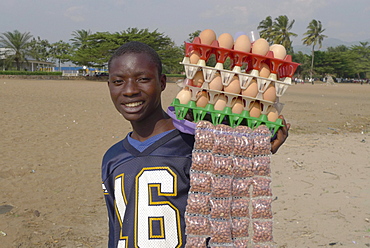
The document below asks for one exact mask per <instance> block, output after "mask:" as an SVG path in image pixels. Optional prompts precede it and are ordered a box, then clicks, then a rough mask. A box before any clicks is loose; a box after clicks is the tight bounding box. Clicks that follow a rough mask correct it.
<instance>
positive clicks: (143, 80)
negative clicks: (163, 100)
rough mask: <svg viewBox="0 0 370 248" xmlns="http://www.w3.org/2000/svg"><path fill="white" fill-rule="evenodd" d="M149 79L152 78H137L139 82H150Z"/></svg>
mask: <svg viewBox="0 0 370 248" xmlns="http://www.w3.org/2000/svg"><path fill="white" fill-rule="evenodd" d="M149 80H150V78H145V77H143V78H138V79H137V80H136V82H138V83H145V82H148V81H149Z"/></svg>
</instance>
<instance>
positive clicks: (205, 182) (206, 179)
mask: <svg viewBox="0 0 370 248" xmlns="http://www.w3.org/2000/svg"><path fill="white" fill-rule="evenodd" d="M190 185H191V187H190V191H191V192H203V193H211V175H209V174H207V173H204V172H190Z"/></svg>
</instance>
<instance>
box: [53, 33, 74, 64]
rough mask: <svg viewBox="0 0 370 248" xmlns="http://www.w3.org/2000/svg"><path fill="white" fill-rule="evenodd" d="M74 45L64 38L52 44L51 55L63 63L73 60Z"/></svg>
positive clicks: (59, 62)
mask: <svg viewBox="0 0 370 248" xmlns="http://www.w3.org/2000/svg"><path fill="white" fill-rule="evenodd" d="M71 52H72V46H71V45H70V44H68V43H66V42H64V41H62V40H60V41H58V42H55V43H53V44H51V49H50V55H51V56H52V58H54V59H55V60H57V61H58V64H59V70H60V69H61V64H62V63H65V62H67V61H70V60H71Z"/></svg>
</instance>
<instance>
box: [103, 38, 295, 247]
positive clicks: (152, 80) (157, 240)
mask: <svg viewBox="0 0 370 248" xmlns="http://www.w3.org/2000/svg"><path fill="white" fill-rule="evenodd" d="M108 68H109V81H108V87H109V91H110V94H111V98H112V101H113V103H114V105H115V107H116V109H117V110H118V111H119V112H120V113H121V114H122V115H123V117H124V118H125V119H126V120H128V121H129V122H130V123H131V126H132V129H133V131H132V132H131V133H129V134H128V135H127V136H126V138H125V139H124V140H122V141H120V142H118V143H116V144H115V145H113V146H112V147H111V148H110V149H109V150H108V151H107V152H106V154H105V155H104V158H103V163H102V180H103V189H104V195H105V200H106V204H107V209H108V217H109V247H110V248H113V247H148V248H155V247H161V248H162V247H166V248H167V247H184V246H185V242H186V240H185V221H184V213H185V207H186V202H187V196H188V191H189V170H190V166H191V154H192V149H193V144H194V136H193V135H190V134H185V133H181V132H180V131H179V130H177V129H175V127H174V126H173V123H172V119H171V118H169V117H168V115H167V114H166V113H165V111H164V110H163V108H162V104H161V94H162V91H163V90H164V89H165V87H166V76H165V75H164V74H162V64H161V60H160V58H159V56H158V54H157V53H156V52H155V51H154V50H153V49H152V48H150V47H149V46H148V45H146V44H143V43H140V42H128V43H126V44H124V45H122V46H121V47H120V48H119V49H117V50H116V51H115V53H114V54H113V56H112V57H111V59H110V60H109V63H108ZM284 124H285V122H284ZM288 129H289V125H284V127H283V128H282V129H281V130H279V132H278V137H277V139H276V140H275V141H274V142H273V143H272V152H273V153H275V152H276V151H277V149H278V148H279V147H280V146H281V144H282V143H284V141H285V139H286V138H287V136H288Z"/></svg>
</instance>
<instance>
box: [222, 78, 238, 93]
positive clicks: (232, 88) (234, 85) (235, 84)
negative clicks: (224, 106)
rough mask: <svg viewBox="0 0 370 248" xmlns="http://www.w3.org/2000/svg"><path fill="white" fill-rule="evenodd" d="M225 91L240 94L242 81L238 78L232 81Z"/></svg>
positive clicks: (225, 87)
mask: <svg viewBox="0 0 370 248" xmlns="http://www.w3.org/2000/svg"><path fill="white" fill-rule="evenodd" d="M224 91H225V92H228V93H234V94H240V81H239V77H238V76H234V77H233V78H232V79H231V82H230V83H229V85H227V86H224Z"/></svg>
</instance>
